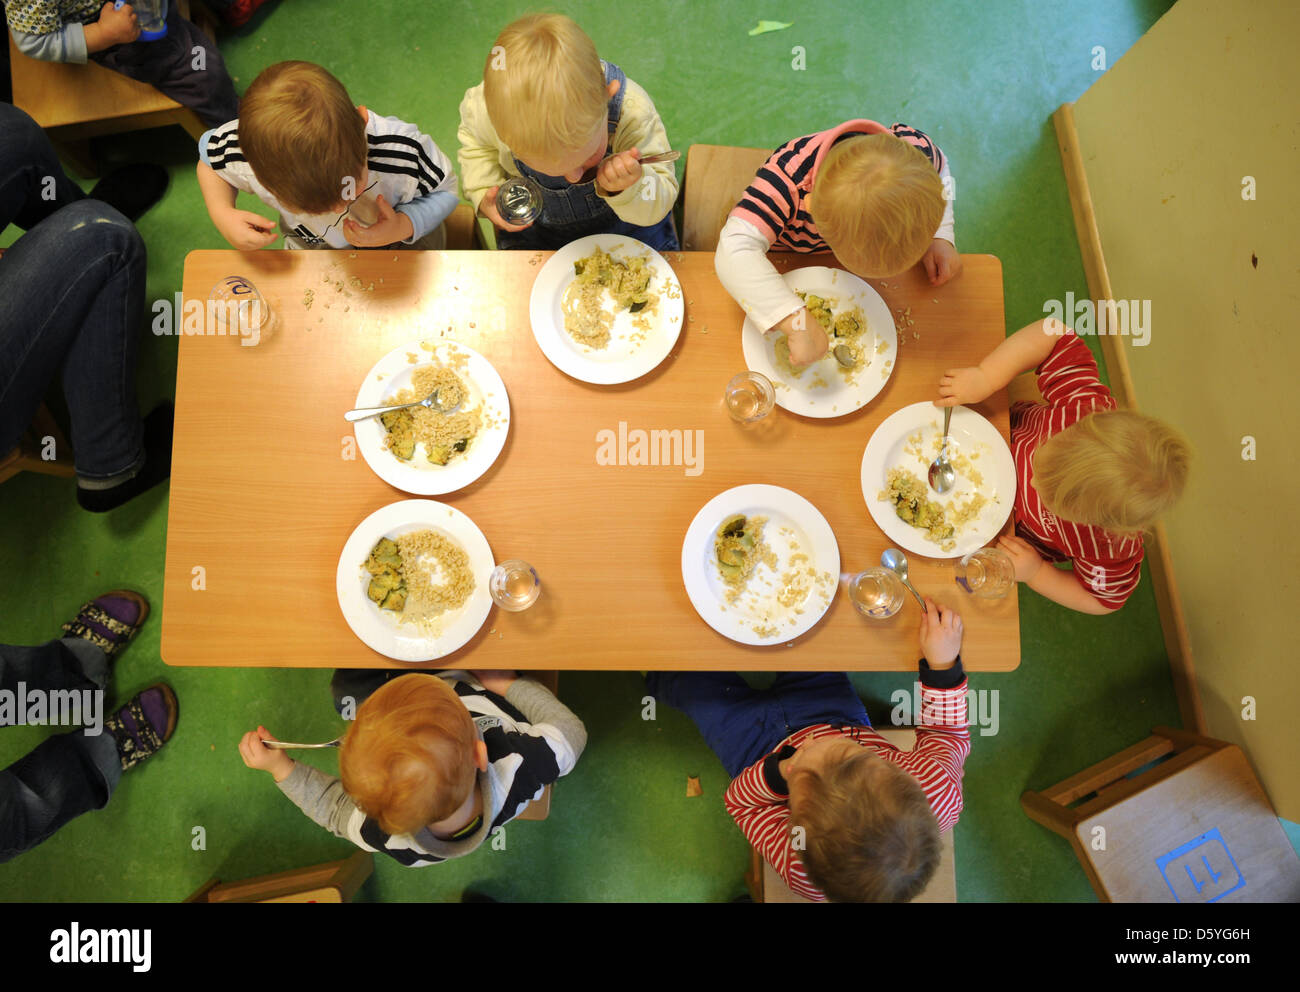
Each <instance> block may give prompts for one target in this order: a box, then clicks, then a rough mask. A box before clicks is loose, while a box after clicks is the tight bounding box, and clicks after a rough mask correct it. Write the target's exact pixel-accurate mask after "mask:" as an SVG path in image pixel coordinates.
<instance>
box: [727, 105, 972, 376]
mask: <svg viewBox="0 0 1300 992" xmlns="http://www.w3.org/2000/svg"><path fill="white" fill-rule="evenodd" d="M945 182H948V183H950V182H951V176H950V173H949V171H948V162H947V159H946V158H945V157H944V155H943V152H941V151H940V150H939V146H938V145H936V144H935V143H934V142H933V141H931V140H930V138H929V137H928V136H927V135H925V134H924V133H922V132H921V131H918V130H916V129H915V128H912V127H908V126H907V125H906V124H894V125H892V126H891V127H888V128H887V127H885V126H884V125H883V124H878V123H876V122H875V121H869V120H853V121H848V122H846V123H844V124H841V125H839V126H838V127H833V128H831V129H830V130H829V131H822V132H820V133H819V134H809V135H805V136H804V137H802V138H795V139H794V140H793V141H788V142H786V143H785V144H784V145H782V146H781V147H780V148H778V149H777V150H776V151H775V152H773V154H772V156H771V158H769V159H768V160H767V162H765V163H764V164H763V167H762V168H761V169H759V170H758V175H756V176H755V177H754V181H753V182H752V183H750V185H749V187H748V188H747V189H746V190H745V194H744V196H743V197H742V198H741V201H740V203H739V204H738V205H737V206H736V208H735V209H734V210H732V212H731V215H730V216H729V217H728V218H727V222H726V224H725V225H724V226H723V228H722V232H721V234H720V235H719V236H718V248H717V252H716V253H715V255H714V263H715V266H716V268H717V272H718V279H719V280H720V281H721V282H722V285H723V286H725V287H726V289H727V292H729V293H730V294H731V295H732V297H733V298H735V300H736V302H737V303H739V304H740V306H741V307H742V309H744V311H745V313H746V314H747V315H748V316H749V317H750V318H751V319H752V320H753V321H754V322H755V323H756V324H757V325H758V326H759V327H761V328H763V330H764V331H766V332H767V333H772V334H775V333H778V332H783V333H784V334H785V335H786V339H787V340H788V342H789V344H790V360H791V361H792V362H793V363H795V364H796V365H806V364H807V363H809V362H813V361H816V360H817V359H819V358H821V357H822V356H823V355H825V354H826V349H827V344H828V340H827V337H826V332H825V331H824V330H823V329H822V326H821V324H820V323H819V322H818V321H817V320H816V319H814V318H813V316H812V314H810V313H809V312H808V310H807V308H806V307H805V306H804V304H803V301H802V300H801V299H800V298H799V297H798V296H797V295H796V294H795V292H794V290H792V289H790V287H789V286H787V285H786V283H785V280H784V279H782V278H781V275H780V273H779V272H777V271H776V267H775V266H773V265H772V263H771V261H770V260H769V259H768V257H767V253H768V252H769V251H795V252H814V251H826V250H828V249H829V250H830V251H832V252H834V254H835V258H836V260H837V261H838V262H839V263H840V265H842V266H844V268H846V269H848V270H849V271H850V272H852V273H854V274H855V275H859V276H862V277H863V278H872V279H874V278H884V277H888V276H893V275H897V274H898V273H900V272H903V271H905V270H907V269H910V268H911V267H912V266H913V265H916V264H917V263H918V262H920V263H923V264H924V265H925V270H926V272H927V273H928V275H929V277H930V283H931V284H932V285H934V286H941V285H943V284H944V283H945V282H947V281H948V280H949V279H951V278H953V277H954V276H955V275H957V274H958V273H959V272H960V271H961V256H960V255H958V254H957V249H956V247H955V241H954V240H953V239H954V235H953V211H952V198H951V196H948V195H946V194H945V188H944V187H945Z"/></svg>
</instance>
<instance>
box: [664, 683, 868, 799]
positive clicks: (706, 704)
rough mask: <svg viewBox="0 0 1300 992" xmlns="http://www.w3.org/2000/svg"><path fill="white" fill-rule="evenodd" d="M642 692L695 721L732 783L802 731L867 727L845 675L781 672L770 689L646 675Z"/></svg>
mask: <svg viewBox="0 0 1300 992" xmlns="http://www.w3.org/2000/svg"><path fill="white" fill-rule="evenodd" d="M646 688H647V689H648V690H649V692H650V695H652V696H654V697H655V699H657V700H658V701H659V702H661V703H667V704H668V705H669V706H673V707H675V708H677V709H679V710H681V711H682V712H684V713H685V714H686V715H687V716H689V717H690V718H691V719H692V720H694V721H695V726H697V727H699V728H700V733H701V734H703V735H704V742H705V743H706V744H708V745H709V747H710V748H712V749H713V753H714V754H716V755H717V756H718V758H719V759H720V760H721V761H722V766H723V767H724V768H725V769H726V770H727V774H728V775H730V776H731V777H732V778H735V777H736V776H737V775H739V774H740V773H741V772H743V771H744V770H745V769H746V768H748V767H749V766H750V765H752V764H754V762H756V761H758V760H759V759H760V758H763V757H765V756H766V755H768V754H771V753H772V751H774V750H776V746H777V744H779V743H780V742H781V741H782V740H784V739H785V738H786V737H789V736H790V735H791V734H793V733H795V732H796V731H799V730H803V729H804V728H805V727H811V726H813V725H814V724H818V723H829V724H831V725H833V726H846V725H847V726H854V727H869V726H871V721H870V720H868V719H867V711H866V709H865V708H864V707H863V705H862V700H860V699H859V698H858V694H857V692H856V691H854V689H853V684H852V683H851V682H849V677H848V676H847V675H845V674H844V673H843V672H782V673H781V674H780V675H778V676H777V677H776V681H775V682H773V683H772V687H771V688H770V689H754V688H752V687H751V686H750V685H749V683H748V682H746V681H745V680H744V679H742V678H741V677H740V676H739V675H737V674H736V673H735V672H650V673H649V674H647V675H646Z"/></svg>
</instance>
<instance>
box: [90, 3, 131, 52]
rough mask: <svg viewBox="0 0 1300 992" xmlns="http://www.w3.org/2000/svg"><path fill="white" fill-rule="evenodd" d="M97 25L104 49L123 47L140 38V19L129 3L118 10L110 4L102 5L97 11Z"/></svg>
mask: <svg viewBox="0 0 1300 992" xmlns="http://www.w3.org/2000/svg"><path fill="white" fill-rule="evenodd" d="M98 24H99V30H100V37H101V39H102V40H103V41H104V43H105V47H108V46H109V45H125V44H127V43H128V42H132V41H135V39H136V38H138V37H140V19H139V18H138V17H136V15H135V11H134V10H132V9H131V5H130V4H129V3H128V4H123V5H122V6H121V7H120V8H115V7H114V6H113V5H112V3H106V4H104V6H103V7H101V8H100V10H99V21H98Z"/></svg>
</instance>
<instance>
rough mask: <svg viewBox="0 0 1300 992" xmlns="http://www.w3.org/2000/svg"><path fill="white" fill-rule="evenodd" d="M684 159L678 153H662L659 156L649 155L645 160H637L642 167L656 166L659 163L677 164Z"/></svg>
mask: <svg viewBox="0 0 1300 992" xmlns="http://www.w3.org/2000/svg"><path fill="white" fill-rule="evenodd" d="M681 157H682V153H681V152H678V151H672V152H660V153H659V154H658V155H647V156H646V157H645V158H642V159H637V161H638V162H640V163H641V164H642V165H655V164H657V163H659V162H676V161H677V160H678V159H679V158H681Z"/></svg>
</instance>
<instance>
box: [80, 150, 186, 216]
mask: <svg viewBox="0 0 1300 992" xmlns="http://www.w3.org/2000/svg"><path fill="white" fill-rule="evenodd" d="M168 181H169V177H168V175H167V170H166V169H164V168H163V167H162V166H161V165H152V164H150V163H148V162H139V163H136V164H135V165H124V166H122V168H120V169H114V170H113V171H112V172H110V173H109V174H108V175H106V176H105V177H104V178H103V179H101V180H100V181H99V182H97V183H96V184H95V188H94V189H92V190H91V191H90V194H89V195H90V198H91V199H92V200H100V201H102V202H104V203H107V204H108V205H109V206H110V207H113V208H114V209H116V210H118V211H120V212H121V213H123V214H125V215H126V217H127V219H128V220H130V221H133V222H134V221H137V220H139V219H140V218H141V217H142V216H144V212H145V211H146V210H148V209H149V208H150V207H152V206H153V205H154V204H155V203H157V202H158V201H159V200H161V199H162V195H163V194H164V193H165V192H167V183H168Z"/></svg>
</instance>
